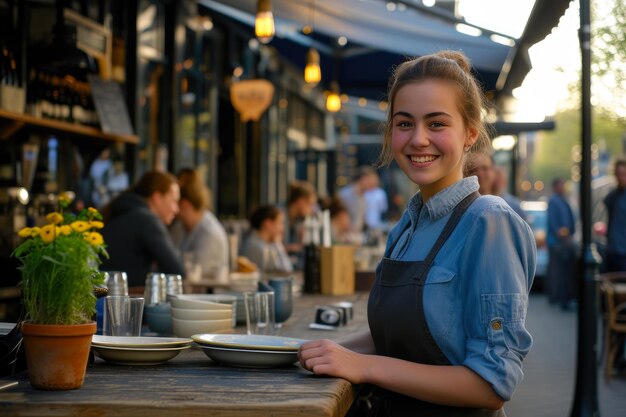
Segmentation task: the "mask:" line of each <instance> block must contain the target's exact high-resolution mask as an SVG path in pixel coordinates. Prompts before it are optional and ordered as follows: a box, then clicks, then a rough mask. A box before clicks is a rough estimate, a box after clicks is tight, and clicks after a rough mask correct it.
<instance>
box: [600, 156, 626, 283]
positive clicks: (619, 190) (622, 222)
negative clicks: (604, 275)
mask: <svg viewBox="0 0 626 417" xmlns="http://www.w3.org/2000/svg"><path fill="white" fill-rule="evenodd" d="M614 174H615V179H616V180H617V186H616V187H615V188H614V189H613V190H612V191H611V192H609V194H608V195H607V196H606V198H605V199H604V204H605V205H606V208H607V210H608V212H609V221H608V226H607V246H606V255H605V258H606V259H605V265H606V266H605V269H606V272H612V271H626V159H617V160H616V161H615V164H614Z"/></svg>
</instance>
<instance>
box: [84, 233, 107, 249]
mask: <svg viewBox="0 0 626 417" xmlns="http://www.w3.org/2000/svg"><path fill="white" fill-rule="evenodd" d="M85 240H86V241H87V242H89V244H90V245H92V246H100V245H102V244H103V243H104V238H103V237H102V235H101V234H100V233H98V232H91V233H87V234H86V235H85Z"/></svg>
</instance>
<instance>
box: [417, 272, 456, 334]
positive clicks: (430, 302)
mask: <svg viewBox="0 0 626 417" xmlns="http://www.w3.org/2000/svg"><path fill="white" fill-rule="evenodd" d="M458 281H459V279H458V277H457V274H456V272H454V271H451V270H449V269H446V268H443V267H440V266H432V267H431V268H430V271H429V272H428V278H427V279H426V283H425V285H424V298H423V299H424V313H425V315H426V318H427V322H428V325H429V327H430V330H431V333H432V334H433V335H435V334H437V335H442V338H441V339H440V338H437V340H438V341H442V340H445V339H446V338H447V335H448V334H449V333H450V332H451V331H452V330H453V329H454V328H455V327H456V326H458V323H460V321H459V320H460V315H461V299H460V297H457V296H455V294H456V291H457V290H456V287H457V285H458Z"/></svg>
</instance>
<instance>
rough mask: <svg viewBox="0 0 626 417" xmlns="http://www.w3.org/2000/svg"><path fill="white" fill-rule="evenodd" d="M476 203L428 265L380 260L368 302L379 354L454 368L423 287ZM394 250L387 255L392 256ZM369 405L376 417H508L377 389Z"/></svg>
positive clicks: (456, 216)
mask: <svg viewBox="0 0 626 417" xmlns="http://www.w3.org/2000/svg"><path fill="white" fill-rule="evenodd" d="M478 197H479V194H478V192H474V193H472V194H470V195H468V196H467V197H465V199H463V200H462V201H461V202H460V203H459V204H458V205H457V206H456V207H455V209H454V211H453V212H452V215H451V217H450V219H449V220H448V222H447V223H446V225H445V227H444V229H443V231H442V232H441V235H440V236H439V238H438V239H437V241H436V242H435V244H434V246H433V247H432V249H431V250H430V252H429V253H428V255H427V256H426V259H425V260H423V261H409V262H407V261H396V260H392V259H388V258H383V259H382V261H381V265H380V267H379V268H378V270H377V274H376V281H375V282H374V286H373V287H372V290H371V293H370V297H369V301H368V317H369V326H370V331H371V334H372V338H373V340H374V345H375V346H376V353H377V354H379V355H383V356H390V357H394V358H399V359H404V360H407V361H411V362H417V363H423V364H428V365H451V364H450V361H448V359H447V358H446V356H445V355H444V354H443V352H442V351H441V349H440V348H439V346H438V345H437V342H435V340H434V339H433V336H432V335H431V333H430V330H429V328H428V323H427V322H426V317H425V315H424V302H423V294H424V283H425V282H426V277H427V276H428V271H429V270H430V267H431V266H432V264H433V261H434V259H435V257H436V256H437V253H438V252H439V249H441V247H442V246H443V245H444V243H445V242H446V240H447V239H448V237H449V236H450V234H451V233H452V231H453V230H454V228H455V227H456V225H457V223H458V222H459V220H460V219H461V217H462V216H463V213H465V211H466V210H467V208H468V207H469V206H470V205H471V204H472V203H473V202H474V200H475V199H476V198H478ZM391 249H393V248H391ZM391 249H390V251H389V252H388V253H391ZM392 323H393V324H392ZM459 325H461V323H459ZM371 402H372V409H371V411H370V413H369V415H370V416H377V417H383V416H384V417H387V416H388V417H396V416H445V417H452V416H480V417H486V416H490V417H495V416H498V417H502V416H505V414H504V411H502V410H497V411H493V410H487V409H477V408H462V407H452V406H444V405H438V404H432V403H428V402H425V401H420V400H418V399H415V398H411V397H408V396H405V395H401V394H398V393H395V392H391V391H388V390H385V389H382V388H380V387H374V389H373V392H372V398H371Z"/></svg>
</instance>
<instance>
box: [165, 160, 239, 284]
mask: <svg viewBox="0 0 626 417" xmlns="http://www.w3.org/2000/svg"><path fill="white" fill-rule="evenodd" d="M178 184H179V186H180V201H179V203H178V205H179V212H178V216H177V218H176V220H175V221H174V223H173V224H172V226H171V227H170V235H171V236H172V240H173V241H174V244H175V246H176V247H177V248H178V250H179V251H180V253H181V254H183V256H191V260H192V261H193V262H196V263H198V264H200V267H201V273H202V276H206V277H211V278H216V279H220V280H224V279H227V278H228V264H229V259H230V258H229V255H228V237H227V235H226V230H225V229H224V226H222V224H221V223H220V221H219V220H218V219H217V217H215V215H214V214H213V213H212V212H211V204H210V201H211V192H210V190H209V188H208V187H207V186H206V185H205V184H204V181H203V180H202V178H200V175H199V174H198V172H197V171H196V170H194V169H191V168H184V169H182V170H180V171H179V173H178Z"/></svg>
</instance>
